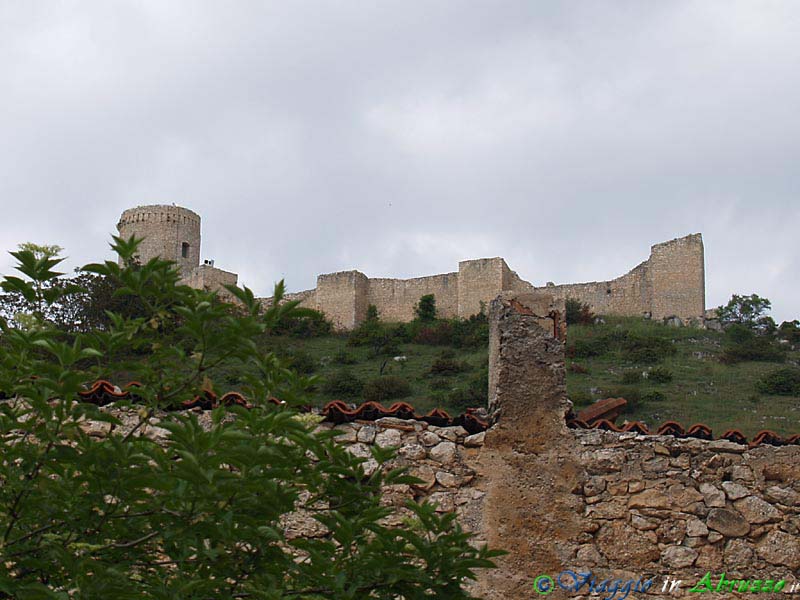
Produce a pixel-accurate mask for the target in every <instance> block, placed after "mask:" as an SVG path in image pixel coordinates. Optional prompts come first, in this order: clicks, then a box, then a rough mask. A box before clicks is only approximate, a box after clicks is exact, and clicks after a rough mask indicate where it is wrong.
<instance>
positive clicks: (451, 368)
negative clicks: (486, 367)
mask: <svg viewBox="0 0 800 600" xmlns="http://www.w3.org/2000/svg"><path fill="white" fill-rule="evenodd" d="M471 368H472V367H471V365H470V364H469V363H467V362H465V361H463V360H456V359H454V358H450V357H446V356H439V357H438V358H435V359H434V361H433V364H431V368H430V370H429V371H428V372H429V373H430V374H431V375H444V376H448V375H458V374H459V373H463V372H465V371H469V370H470V369H471Z"/></svg>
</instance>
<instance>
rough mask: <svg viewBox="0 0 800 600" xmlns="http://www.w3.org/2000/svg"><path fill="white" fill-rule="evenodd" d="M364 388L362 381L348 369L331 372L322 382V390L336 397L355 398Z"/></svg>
mask: <svg viewBox="0 0 800 600" xmlns="http://www.w3.org/2000/svg"><path fill="white" fill-rule="evenodd" d="M363 390H364V382H363V381H362V380H361V379H359V378H358V377H357V376H356V375H355V374H354V373H353V372H352V371H350V370H349V369H340V370H338V371H336V372H334V373H331V374H330V375H329V376H328V377H327V378H326V379H325V381H324V382H323V384H322V391H323V392H324V393H325V394H327V395H329V396H335V397H337V398H357V397H359V396H360V395H361V393H362V391H363Z"/></svg>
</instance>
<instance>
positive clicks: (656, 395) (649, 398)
mask: <svg viewBox="0 0 800 600" xmlns="http://www.w3.org/2000/svg"><path fill="white" fill-rule="evenodd" d="M666 399H667V396H666V394H664V392H659V391H658V390H649V391H647V392H644V393H643V394H642V402H664V400H666Z"/></svg>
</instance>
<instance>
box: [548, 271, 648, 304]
mask: <svg viewBox="0 0 800 600" xmlns="http://www.w3.org/2000/svg"><path fill="white" fill-rule="evenodd" d="M648 281H649V280H648V264H647V263H646V262H644V263H642V264H640V265H638V266H637V267H635V268H634V269H632V270H631V271H629V272H628V273H626V274H625V275H623V276H622V277H618V278H616V279H612V280H611V281H601V282H591V283H571V284H564V285H548V286H546V287H544V288H536V289H537V290H541V291H546V292H548V293H551V294H553V295H555V296H557V297H559V298H564V299H567V298H575V299H577V300H580V301H581V302H584V303H586V304H588V305H589V306H590V307H591V310H592V312H594V313H596V314H599V315H628V316H642V315H644V314H650V313H651V312H652V302H651V299H652V293H651V288H650V286H649V285H648Z"/></svg>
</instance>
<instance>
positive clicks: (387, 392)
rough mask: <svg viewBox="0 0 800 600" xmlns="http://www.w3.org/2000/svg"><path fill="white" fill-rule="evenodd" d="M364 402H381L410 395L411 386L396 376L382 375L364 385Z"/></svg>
mask: <svg viewBox="0 0 800 600" xmlns="http://www.w3.org/2000/svg"><path fill="white" fill-rule="evenodd" d="M363 395H364V400H368V401H371V402H382V401H384V400H394V399H396V398H405V397H406V396H410V395H411V385H410V384H409V383H408V381H406V380H405V379H403V378H402V377H398V376H397V375H384V376H382V377H378V378H376V379H371V380H370V381H368V382H367V383H366V384H365V385H364V390H363Z"/></svg>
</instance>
